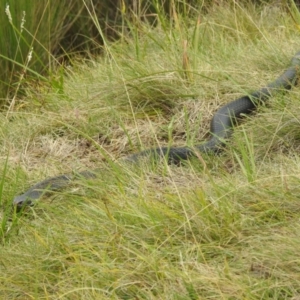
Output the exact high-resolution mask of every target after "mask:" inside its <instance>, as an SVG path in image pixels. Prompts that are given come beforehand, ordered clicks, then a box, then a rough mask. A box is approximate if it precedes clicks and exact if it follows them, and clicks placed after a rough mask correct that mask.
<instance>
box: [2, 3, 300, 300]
mask: <svg viewBox="0 0 300 300" xmlns="http://www.w3.org/2000/svg"><path fill="white" fill-rule="evenodd" d="M269 9H271V8H269ZM233 20H234V21H233ZM178 22H179V21H178ZM197 26H198V28H197V30H196V31H195V27H193V26H191V27H189V26H187V27H184V24H182V26H181V27H177V28H175V29H174V28H173V29H172V30H171V29H170V31H167V30H166V29H165V28H164V30H162V29H161V28H160V26H158V27H157V28H155V29H151V28H148V27H145V26H144V27H140V32H139V35H138V38H137V37H136V39H133V40H131V39H125V40H126V43H125V42H123V43H117V44H114V45H108V47H109V52H108V53H106V54H105V53H104V55H103V56H102V57H100V58H98V59H97V60H91V61H87V62H81V63H78V64H75V65H74V66H72V67H71V68H67V69H66V70H65V75H64V80H63V82H64V83H63V85H61V86H60V89H59V90H58V91H57V90H53V89H50V88H48V87H47V86H42V87H39V88H37V87H35V88H34V89H30V90H29V91H28V97H27V98H26V99H23V100H22V101H21V100H20V102H18V103H16V111H15V112H14V113H13V114H11V115H10V118H9V119H7V118H5V114H4V115H2V116H1V142H2V144H1V150H0V151H1V152H0V153H1V160H2V162H3V166H6V168H5V169H4V171H3V178H5V180H3V181H2V184H0V189H1V190H2V197H1V204H2V208H3V210H2V227H1V228H2V232H1V237H2V243H3V246H2V250H1V259H0V262H1V263H0V271H1V272H0V274H1V275H0V283H1V284H0V285H1V287H0V296H1V298H2V299H297V297H299V296H300V289H299V280H300V276H299V274H300V273H299V266H300V264H299V258H298V252H299V249H300V242H299V240H300V239H299V224H298V220H299V216H300V212H299V205H298V203H299V199H298V198H299V192H300V188H299V176H300V168H299V165H300V164H299V155H298V152H299V151H298V150H299V133H298V132H299V130H298V127H299V116H298V110H299V100H298V99H299V91H298V88H294V89H293V90H292V91H291V92H288V93H286V94H279V95H277V96H276V97H274V98H272V99H271V100H270V101H269V103H268V104H267V106H266V107H261V108H260V109H259V111H258V113H257V114H256V115H255V116H251V117H250V118H249V119H248V118H247V120H246V121H245V122H244V123H243V125H241V126H240V127H238V128H237V129H236V131H235V134H234V136H233V138H232V140H231V141H230V144H229V145H228V148H227V150H226V151H225V153H223V154H222V155H221V156H219V157H203V158H202V159H200V160H193V161H191V162H188V163H187V164H186V165H184V166H181V167H176V166H167V165H166V164H164V163H161V164H158V165H155V164H150V163H147V162H145V163H143V164H142V165H138V166H127V165H124V164H121V163H119V162H118V160H117V159H118V158H120V157H123V156H126V155H128V154H129V153H132V152H135V151H139V150H140V149H145V148H149V147H153V146H156V145H158V144H160V145H168V144H172V145H186V144H188V145H190V146H192V145H194V144H197V143H199V141H203V140H205V138H206V137H207V136H208V131H209V122H210V119H211V117H212V115H213V113H214V111H215V110H216V109H217V108H218V107H219V106H221V105H222V104H223V103H226V102H229V101H231V100H232V99H235V98H237V97H238V96H239V95H242V94H243V93H244V92H245V91H251V90H255V89H257V88H258V87H261V86H262V85H264V84H265V83H267V82H270V81H271V80H273V79H275V78H276V77H277V76H278V75H280V73H282V72H283V70H284V69H285V68H286V67H287V66H288V64H289V60H290V58H291V57H292V56H293V55H294V53H295V52H296V51H297V50H298V49H297V44H298V43H299V37H298V32H297V31H296V29H295V28H294V25H293V23H292V22H291V21H290V19H289V15H286V14H285V13H284V12H283V11H275V10H274V11H273V10H272V13H270V11H269V10H268V9H264V10H263V11H261V12H260V13H258V12H257V11H255V10H253V8H251V7H250V8H248V10H247V9H245V8H244V9H242V8H240V7H238V6H237V7H236V10H230V9H226V8H224V7H215V8H214V9H212V10H211V12H210V13H209V14H208V15H207V16H205V17H204V16H202V20H201V23H198V25H197ZM190 28H192V29H190ZM195 32H196V35H197V44H196V43H195V39H196V38H195ZM185 40H188V48H187V49H185V48H184V46H183V45H186V43H184V41H185ZM195 44H196V46H197V47H194V46H195ZM137 46H138V47H137ZM137 49H139V50H138V53H137ZM183 53H184V55H187V56H188V58H189V63H190V69H189V70H188V69H187V68H186V63H187V61H186V60H184V61H185V65H184V66H183V65H182V61H183V60H182V54H183ZM187 72H191V73H192V76H190V75H189V76H186V75H185V74H186V73H187ZM58 76H60V75H58ZM86 168H101V170H102V171H101V172H100V174H99V177H98V178H97V179H96V180H86V181H84V180H82V181H79V182H77V183H74V184H72V186H70V188H68V189H66V190H65V191H59V192H56V193H54V194H53V195H52V196H51V197H49V198H45V199H43V200H41V201H40V202H39V203H38V204H37V205H36V206H35V207H34V208H32V209H30V210H28V211H27V212H26V213H24V214H23V215H21V216H16V215H14V214H11V211H10V206H9V204H10V203H11V200H12V198H13V196H14V195H15V194H16V193H18V192H20V191H22V189H23V188H26V187H28V186H30V184H31V183H33V182H36V181H39V180H41V179H42V178H45V177H48V176H54V175H57V174H60V173H62V172H63V173H65V172H69V171H72V170H82V169H86ZM8 216H10V217H11V220H10V221H9V220H8V219H7V218H8Z"/></svg>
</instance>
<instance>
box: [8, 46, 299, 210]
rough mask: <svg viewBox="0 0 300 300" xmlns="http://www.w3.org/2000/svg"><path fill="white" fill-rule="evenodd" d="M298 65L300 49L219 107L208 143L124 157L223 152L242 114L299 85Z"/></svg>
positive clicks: (31, 197)
mask: <svg viewBox="0 0 300 300" xmlns="http://www.w3.org/2000/svg"><path fill="white" fill-rule="evenodd" d="M299 67H300V51H299V52H297V53H296V54H295V56H294V57H293V58H292V60H291V63H290V67H289V68H288V69H287V70H286V71H285V72H284V73H283V74H282V75H280V76H279V77H278V78H277V79H276V80H274V81H273V82H271V83H269V84H268V85H266V86H265V87H263V88H261V89H259V90H257V91H254V92H252V93H250V94H248V95H245V96H242V97H240V98H238V99H236V100H234V101H232V102H229V103H228V104H226V105H224V106H222V107H221V108H220V109H219V110H217V112H216V113H215V114H214V116H213V118H212V121H211V125H210V133H211V137H210V139H209V140H208V141H207V142H205V143H203V144H199V145H195V146H194V148H193V149H191V148H188V147H159V148H152V149H148V150H144V151H142V152H138V153H136V154H133V155H129V156H127V157H126V158H125V160H126V161H129V162H136V161H138V160H139V159H140V158H141V157H145V156H156V157H165V158H166V159H167V161H168V163H170V164H172V163H173V164H179V163H180V161H182V160H187V159H189V158H190V157H193V156H196V152H195V150H196V151H199V152H200V153H212V154H216V153H218V152H220V151H221V150H222V148H224V146H225V141H226V140H227V139H228V138H229V137H230V135H231V133H232V128H233V127H234V125H235V124H236V122H237V120H238V119H240V118H241V117H242V115H244V114H249V113H251V112H253V111H254V110H255V109H256V107H257V105H259V104H260V103H263V102H265V101H266V100H267V99H269V98H270V97H271V96H272V94H273V93H274V92H276V91H282V90H289V89H291V88H292V86H294V85H295V84H296V80H297V77H298V68H299ZM95 173H96V171H83V172H79V173H78V174H76V175H74V174H72V173H70V174H63V175H59V176H55V177H51V178H47V179H45V180H43V181H41V182H38V183H36V184H35V185H33V186H32V187H31V188H29V189H28V190H27V191H26V192H25V193H23V194H21V195H19V196H16V197H15V198H14V200H13V205H14V206H16V207H17V208H18V209H20V208H22V207H24V206H25V205H32V204H33V203H34V201H35V200H37V199H39V198H40V197H41V196H42V195H43V194H45V193H46V192H49V191H54V190H58V189H61V188H63V187H66V186H67V185H68V184H69V183H70V182H71V181H72V180H74V179H76V178H78V177H83V178H91V177H95V176H96V175H95Z"/></svg>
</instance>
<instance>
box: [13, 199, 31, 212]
mask: <svg viewBox="0 0 300 300" xmlns="http://www.w3.org/2000/svg"><path fill="white" fill-rule="evenodd" d="M33 204H34V203H33V201H32V199H31V198H29V197H27V196H26V195H20V196H16V197H15V198H14V200H13V206H14V207H15V208H16V210H17V212H19V211H21V210H22V209H24V208H25V207H27V206H33Z"/></svg>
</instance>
